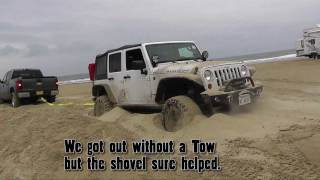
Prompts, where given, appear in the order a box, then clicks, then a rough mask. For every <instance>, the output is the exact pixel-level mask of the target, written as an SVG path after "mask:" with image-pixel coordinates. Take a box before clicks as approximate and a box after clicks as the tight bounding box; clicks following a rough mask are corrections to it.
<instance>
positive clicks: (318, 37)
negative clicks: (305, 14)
mask: <svg viewBox="0 0 320 180" xmlns="http://www.w3.org/2000/svg"><path fill="white" fill-rule="evenodd" d="M296 51H297V57H302V56H306V57H309V58H314V59H320V26H318V27H315V28H311V29H306V30H304V31H303V38H302V39H299V40H298V41H297V49H296Z"/></svg>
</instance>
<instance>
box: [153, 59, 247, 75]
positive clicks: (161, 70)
mask: <svg viewBox="0 0 320 180" xmlns="http://www.w3.org/2000/svg"><path fill="white" fill-rule="evenodd" d="M238 63H242V62H236V61H199V62H198V61H190V60H189V61H178V62H174V63H173V62H168V63H161V64H158V65H157V67H155V69H154V73H155V74H166V73H194V72H195V69H196V68H198V69H201V68H203V67H211V66H219V65H227V64H238Z"/></svg>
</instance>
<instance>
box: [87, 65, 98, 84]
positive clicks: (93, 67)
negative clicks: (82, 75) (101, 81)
mask: <svg viewBox="0 0 320 180" xmlns="http://www.w3.org/2000/svg"><path fill="white" fill-rule="evenodd" d="M88 69H89V76H90V80H91V81H93V80H94V72H95V69H96V64H94V63H92V64H89V67H88Z"/></svg>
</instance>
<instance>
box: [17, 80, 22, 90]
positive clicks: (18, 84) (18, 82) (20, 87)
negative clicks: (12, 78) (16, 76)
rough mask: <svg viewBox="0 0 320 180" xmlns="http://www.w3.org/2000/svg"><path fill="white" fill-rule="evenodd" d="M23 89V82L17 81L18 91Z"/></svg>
mask: <svg viewBox="0 0 320 180" xmlns="http://www.w3.org/2000/svg"><path fill="white" fill-rule="evenodd" d="M22 89H23V86H22V81H21V80H17V81H16V90H17V91H21V90H22Z"/></svg>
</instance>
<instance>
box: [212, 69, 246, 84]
mask: <svg viewBox="0 0 320 180" xmlns="http://www.w3.org/2000/svg"><path fill="white" fill-rule="evenodd" d="M214 75H215V77H216V79H217V84H218V86H223V85H224V84H225V82H227V81H230V80H232V79H237V78H241V71H240V67H228V68H225V67H222V68H219V67H217V69H215V70H214Z"/></svg>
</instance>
